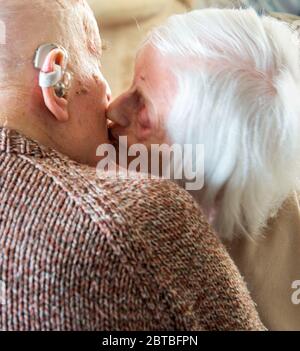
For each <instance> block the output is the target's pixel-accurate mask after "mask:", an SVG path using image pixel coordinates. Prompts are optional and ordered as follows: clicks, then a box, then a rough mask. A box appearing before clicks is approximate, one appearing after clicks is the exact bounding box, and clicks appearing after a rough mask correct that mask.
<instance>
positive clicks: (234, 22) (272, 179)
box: [146, 9, 300, 239]
mask: <svg viewBox="0 0 300 351" xmlns="http://www.w3.org/2000/svg"><path fill="white" fill-rule="evenodd" d="M146 42H147V43H150V44H151V45H153V46H154V47H155V48H157V49H158V50H159V51H160V52H161V53H162V54H163V55H164V56H165V57H166V59H167V60H169V62H170V67H172V72H173V73H174V74H175V75H176V76H177V78H178V87H177V98H176V100H175V101H174V106H173V110H172V113H171V116H169V119H168V120H169V124H168V131H169V134H170V137H171V138H172V140H173V141H174V142H176V143H181V144H204V148H205V187H204V188H203V189H202V190H201V193H200V196H199V199H200V204H201V205H202V206H203V207H204V209H206V210H207V211H210V210H212V209H214V208H216V209H217V210H216V217H215V222H214V224H215V228H216V229H217V231H218V232H219V234H220V235H221V236H222V237H223V238H225V239H232V238H233V236H234V235H237V234H239V233H243V234H245V235H247V236H250V237H254V236H255V235H257V234H258V233H260V232H261V230H262V228H263V227H264V226H265V225H266V223H267V220H268V219H269V218H270V216H273V215H275V214H276V212H277V210H278V209H279V207H280V206H281V204H282V203H283V201H284V200H285V199H286V198H287V197H288V196H289V194H290V193H291V192H292V191H293V190H295V189H297V188H298V175H299V164H298V159H299V157H300V62H299V41H298V37H297V35H296V33H294V32H293V30H292V29H291V28H290V27H289V26H288V25H287V24H285V23H282V22H279V21H277V20H275V19H272V18H269V17H259V16H258V15H257V14H256V12H255V11H254V10H252V9H244V10H219V9H207V10H200V11H194V12H191V13H188V14H184V15H177V16H173V17H171V18H170V19H169V20H168V22H167V23H166V24H165V25H163V26H161V27H159V28H157V29H155V30H154V31H153V32H152V33H150V35H149V37H148V38H147V41H146Z"/></svg>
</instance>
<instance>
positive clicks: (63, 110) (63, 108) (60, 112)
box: [42, 87, 69, 122]
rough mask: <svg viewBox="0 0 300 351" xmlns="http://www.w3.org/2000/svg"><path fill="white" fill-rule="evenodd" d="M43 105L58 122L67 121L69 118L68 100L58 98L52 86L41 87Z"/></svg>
mask: <svg viewBox="0 0 300 351" xmlns="http://www.w3.org/2000/svg"><path fill="white" fill-rule="evenodd" d="M42 92H43V97H44V102H45V105H46V106H47V108H48V110H49V111H50V112H51V113H52V114H53V115H54V117H55V118H56V119H57V121H59V122H67V121H68V119H69V113H68V101H67V100H66V99H65V98H59V97H58V96H57V95H56V93H55V89H54V88H52V87H51V88H42Z"/></svg>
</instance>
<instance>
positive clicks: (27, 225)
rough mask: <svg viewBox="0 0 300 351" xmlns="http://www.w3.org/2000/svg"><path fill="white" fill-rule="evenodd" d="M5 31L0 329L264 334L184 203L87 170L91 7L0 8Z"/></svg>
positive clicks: (102, 128)
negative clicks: (216, 330)
mask: <svg viewBox="0 0 300 351" xmlns="http://www.w3.org/2000/svg"><path fill="white" fill-rule="evenodd" d="M0 20H1V23H4V24H5V32H6V45H3V46H2V47H1V50H0V75H1V79H0V110H1V111H0V124H1V128H0V159H1V162H0V288H1V292H0V313H1V319H0V329H1V330H208V329H220V330H225V329H227V330H228V329H244V330H254V329H263V328H264V327H263V326H262V324H261V322H260V320H259V318H258V316H257V313H256V311H255V308H254V305H253V302H252V301H251V299H250V297H249V295H248V292H247V290H246V288H245V285H244V284H243V281H242V279H241V277H240V276H239V274H238V272H237V270H236V268H235V267H234V265H233V263H232V261H231V260H230V258H229V257H228V256H227V254H226V251H225V250H224V248H223V247H222V245H221V244H220V242H219V241H218V240H217V238H216V236H215V235H214V233H213V232H212V231H211V230H210V228H209V226H208V225H207V223H206V222H205V220H204V218H203V217H202V215H201V213H200V212H199V210H198V207H197V206H196V205H195V204H194V203H193V202H192V201H191V199H190V198H189V196H188V195H186V194H185V193H184V192H183V191H181V190H180V189H178V188H177V187H176V186H175V185H173V184H169V183H167V182H166V181H159V180H157V181H152V182H151V181H148V180H145V179H144V180H138V179H131V180H130V179H122V177H121V176H120V178H119V179H110V178H109V176H106V175H105V174H104V173H103V174H101V175H100V179H98V178H97V177H96V169H95V168H92V167H90V166H94V165H95V164H96V163H97V158H96V148H97V146H98V145H99V144H102V143H106V142H108V132H107V125H106V117H105V109H106V107H107V105H108V102H109V99H110V92H109V88H108V85H107V83H106V81H105V80H104V78H103V76H102V75H101V71H100V63H99V61H100V59H101V57H100V56H101V55H100V53H101V40H100V37H99V32H98V29H97V25H96V22H95V19H94V17H93V15H92V13H91V11H90V9H89V8H88V6H87V5H86V3H85V2H84V1H82V0H81V1H74V0H73V1H70V0H60V1H51V2H46V1H39V0H34V1H30V2H24V1H21V0H11V1H9V2H8V1H6V0H0ZM53 43H55V44H53ZM34 53H35V54H34Z"/></svg>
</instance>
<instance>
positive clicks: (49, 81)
mask: <svg viewBox="0 0 300 351" xmlns="http://www.w3.org/2000/svg"><path fill="white" fill-rule="evenodd" d="M53 50H60V51H61V52H62V57H63V59H62V62H61V65H58V64H54V70H53V71H52V72H44V71H43V68H44V65H45V62H46V58H47V56H48V55H49V53H51V51H53ZM68 58H69V57H68V53H67V51H66V49H65V48H63V47H62V46H60V45H57V44H43V45H41V46H39V48H38V49H37V50H36V52H35V55H34V67H35V69H38V70H40V74H39V86H40V87H41V88H50V87H53V88H54V90H55V94H56V96H58V97H59V98H62V97H64V96H66V94H67V91H68V90H69V88H70V86H71V78H72V77H71V74H70V73H69V72H68V71H67V70H66V68H67V63H68Z"/></svg>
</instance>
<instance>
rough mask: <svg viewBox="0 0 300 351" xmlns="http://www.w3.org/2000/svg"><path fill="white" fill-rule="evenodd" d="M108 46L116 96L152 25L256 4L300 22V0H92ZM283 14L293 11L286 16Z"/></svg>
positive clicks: (106, 61)
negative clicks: (208, 9)
mask: <svg viewBox="0 0 300 351" xmlns="http://www.w3.org/2000/svg"><path fill="white" fill-rule="evenodd" d="M88 2H89V4H90V5H91V7H92V9H93V10H94V12H95V15H96V18H97V20H98V23H99V27H100V31H101V37H102V40H103V42H104V45H105V46H106V50H105V52H104V55H103V61H102V63H103V72H104V74H105V76H106V78H107V80H108V81H109V83H110V85H111V88H112V92H113V96H114V97H116V96H117V95H119V94H120V93H121V92H123V91H124V90H125V89H127V88H128V87H129V86H130V85H131V80H132V77H133V67H134V59H135V55H136V51H137V49H138V47H139V45H140V43H141V42H142V40H143V38H144V37H145V35H146V34H147V32H148V31H149V30H151V28H153V27H154V26H156V25H159V24H160V23H162V22H163V21H165V20H166V18H168V17H169V16H170V15H172V14H176V13H184V12H186V11H190V10H192V9H202V8H206V7H219V8H233V7H245V6H252V7H253V8H255V10H256V11H258V12H259V13H261V12H267V13H271V14H272V15H274V16H276V17H278V18H280V19H284V20H286V19H288V20H290V21H299V19H298V18H297V17H293V15H294V16H296V15H300V0H88ZM283 13H289V14H290V15H288V16H286V15H283ZM299 23H300V21H299Z"/></svg>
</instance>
